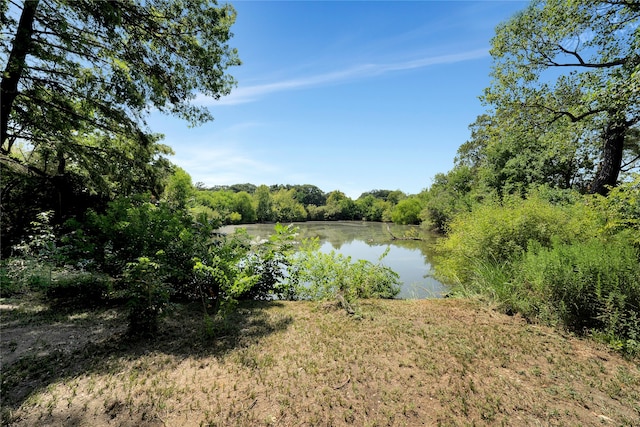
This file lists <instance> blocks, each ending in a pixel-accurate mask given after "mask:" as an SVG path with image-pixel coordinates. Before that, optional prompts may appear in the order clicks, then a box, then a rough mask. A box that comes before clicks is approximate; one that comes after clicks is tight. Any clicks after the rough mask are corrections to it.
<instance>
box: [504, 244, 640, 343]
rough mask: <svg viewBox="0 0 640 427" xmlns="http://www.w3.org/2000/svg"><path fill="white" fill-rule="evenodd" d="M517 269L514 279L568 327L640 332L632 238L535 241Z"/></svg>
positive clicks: (639, 273)
mask: <svg viewBox="0 0 640 427" xmlns="http://www.w3.org/2000/svg"><path fill="white" fill-rule="evenodd" d="M516 271H517V274H515V278H514V283H516V284H518V285H519V286H526V287H527V288H528V289H530V292H529V294H530V295H529V297H533V298H534V299H535V300H537V301H539V306H538V307H542V306H546V310H547V311H549V312H555V313H550V314H555V315H556V316H557V318H558V319H559V320H560V321H561V322H562V323H563V324H564V325H565V326H567V327H568V328H570V329H573V330H576V331H584V330H591V329H596V330H601V331H605V332H606V333H607V334H608V335H609V336H611V337H622V338H625V339H634V340H636V339H638V338H640V337H639V334H640V330H639V329H638V328H639V327H640V323H639V322H638V321H639V320H640V306H639V304H640V264H639V263H638V253H637V251H636V250H635V249H634V248H633V246H632V245H631V244H630V242H629V241H628V240H627V239H624V238H622V237H619V238H616V239H612V240H610V241H608V242H603V241H601V240H597V239H593V240H590V241H588V242H584V243H574V244H572V245H567V244H556V245H554V246H553V247H552V248H542V247H540V246H539V245H534V246H533V247H532V248H531V250H530V251H528V252H527V254H526V256H525V257H524V258H523V260H522V262H521V263H519V264H518V268H517V269H516ZM539 309H540V308H538V310H539ZM527 314H532V315H537V314H539V313H527Z"/></svg>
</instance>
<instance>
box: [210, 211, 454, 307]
mask: <svg viewBox="0 0 640 427" xmlns="http://www.w3.org/2000/svg"><path fill="white" fill-rule="evenodd" d="M294 225H295V226H297V227H299V229H300V230H299V238H300V239H304V238H314V237H317V238H318V239H319V242H320V245H321V247H320V250H321V251H322V252H325V253H329V252H331V251H332V250H335V251H336V252H338V253H341V254H343V255H345V256H350V257H351V258H352V260H358V259H364V260H367V261H371V262H373V263H377V262H378V260H379V258H380V256H382V254H384V252H385V251H386V250H387V248H389V252H388V253H387V255H386V256H385V257H384V258H383V259H382V261H381V263H382V264H383V265H385V266H387V267H389V268H391V269H392V270H393V271H395V272H396V273H398V274H399V275H400V280H401V281H402V283H403V285H402V289H401V291H400V294H399V295H398V298H440V297H442V296H443V295H444V294H445V293H446V292H447V287H446V286H445V285H444V284H442V283H441V282H439V281H438V280H436V279H434V278H433V277H431V274H432V272H433V271H432V267H431V260H432V259H433V247H434V244H435V242H436V240H437V239H438V236H437V235H435V234H432V233H428V232H425V231H423V230H421V229H420V228H419V227H416V226H407V225H404V226H403V225H396V224H386V223H379V222H359V221H339V222H327V221H322V222H315V221H310V222H301V223H295V224H294ZM238 227H243V228H246V229H247V232H248V233H249V235H251V236H254V237H256V238H266V237H268V236H269V235H270V234H271V233H273V227H274V225H273V224H245V225H240V226H227V227H224V228H223V229H222V230H221V231H222V232H226V233H229V232H233V230H234V229H235V228H238ZM394 236H395V237H396V239H394V238H393V237H394ZM408 237H419V238H420V240H410V239H407V238H408Z"/></svg>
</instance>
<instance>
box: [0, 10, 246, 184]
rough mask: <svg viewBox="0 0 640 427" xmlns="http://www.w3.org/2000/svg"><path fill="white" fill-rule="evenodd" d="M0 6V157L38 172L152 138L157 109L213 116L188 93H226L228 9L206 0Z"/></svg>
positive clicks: (60, 170)
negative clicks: (150, 124)
mask: <svg viewBox="0 0 640 427" xmlns="http://www.w3.org/2000/svg"><path fill="white" fill-rule="evenodd" d="M0 14H1V15H0V19H1V22H2V36H1V37H0V55H1V56H0V58H2V60H1V66H2V71H3V73H2V81H1V84H0V88H1V92H0V98H1V100H2V101H1V103H2V105H1V108H0V124H1V131H0V144H1V145H0V162H2V163H3V164H4V165H5V166H10V167H12V169H14V170H18V171H22V172H27V171H28V172H29V173H32V174H36V175H39V176H43V177H47V176H51V175H56V176H60V175H64V174H65V173H67V171H68V170H69V168H70V167H71V166H75V167H77V168H81V169H87V168H90V166H92V165H94V164H96V159H97V162H98V163H100V164H101V163H102V161H101V160H100V159H104V157H105V156H106V157H107V158H109V157H117V156H118V155H123V154H122V153H121V151H120V150H124V149H127V144H129V146H130V147H136V146H139V147H154V146H155V145H156V143H157V140H158V138H157V137H156V136H154V135H152V134H151V133H150V131H149V129H148V128H147V125H146V122H145V118H146V117H147V115H148V114H149V112H150V111H152V110H154V109H155V110H159V111H161V112H164V113H168V114H172V115H176V116H178V117H181V118H183V119H185V120H187V121H189V122H190V123H191V124H193V125H195V124H199V123H202V122H204V121H207V120H211V119H212V117H211V115H210V113H209V112H208V111H207V110H206V108H204V107H200V106H198V105H195V104H194V100H196V97H197V96H198V95H200V94H202V95H204V96H210V97H213V98H216V99H217V98H219V97H220V96H223V95H226V94H228V93H229V92H230V90H231V88H232V86H233V84H234V80H233V78H232V77H230V76H229V75H227V74H226V73H225V70H226V69H227V68H228V67H229V66H233V65H238V64H239V63H240V62H239V59H238V57H237V52H236V50H235V49H233V48H231V47H229V45H228V44H227V43H228V41H229V39H230V37H231V35H232V34H231V32H230V26H231V25H232V23H233V22H234V20H235V11H234V10H233V8H232V7H231V6H229V5H224V6H217V5H216V3H215V2H214V1H213V0H144V1H143V0H116V1H92V0H25V1H24V2H22V3H21V4H19V3H18V2H17V1H15V2H14V1H9V0H0ZM117 141H130V142H128V143H127V144H120V145H118V143H116V142H117ZM98 142H99V143H98ZM20 144H23V145H25V146H26V147H27V148H28V150H29V152H30V156H29V157H26V156H20V155H17V154H16V151H15V148H16V147H17V146H18V145H20ZM163 150H164V149H156V148H153V149H147V150H146V151H144V153H139V154H144V156H142V158H140V157H138V158H137V163H136V162H132V163H131V164H130V166H132V167H133V166H138V165H139V166H143V165H145V164H147V163H148V162H149V161H153V159H155V158H157V156H158V154H162V153H163V152H166V150H164V151H163ZM123 156H124V157H126V154H125V155H123ZM29 159H33V161H29ZM46 164H48V165H49V167H43V165H46ZM88 175H89V176H91V175H95V174H93V173H89V174H88Z"/></svg>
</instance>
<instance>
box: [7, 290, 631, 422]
mask: <svg viewBox="0 0 640 427" xmlns="http://www.w3.org/2000/svg"><path fill="white" fill-rule="evenodd" d="M36 302H37V301H33V303H34V304H35V303H36ZM24 309H25V310H26V308H24ZM5 311H6V310H4V309H3V316H2V322H3V326H2V327H3V334H2V348H3V352H4V351H5V350H4V349H5V348H7V343H8V342H10V341H11V340H13V341H15V342H20V339H17V338H16V334H17V333H18V332H19V331H22V333H23V334H24V335H25V336H26V335H27V334H28V333H29V331H30V330H31V329H33V328H44V327H45V324H46V322H45V321H44V319H40V320H41V321H38V322H35V323H34V322H29V321H27V319H26V318H23V317H20V318H19V319H18V318H16V317H15V316H12V315H9V316H6V317H5ZM41 312H46V308H45V309H43V310H41ZM83 313H85V314H83V315H82V316H79V315H78V313H76V315H75V316H70V315H68V316H67V317H66V318H64V319H62V318H60V317H56V316H51V317H50V318H49V319H51V320H52V321H51V323H50V324H49V327H50V328H52V330H54V329H55V328H57V329H60V328H65V327H67V326H69V325H72V326H73V325H75V327H76V328H79V327H80V326H79V325H78V324H77V323H76V324H74V323H73V322H78V319H81V320H82V323H81V326H82V328H86V330H91V328H92V322H100V321H101V320H100V319H101V318H102V317H101V316H104V310H103V311H100V310H96V311H89V312H83ZM361 313H362V316H361V317H359V318H358V319H356V318H354V317H352V316H349V315H348V314H346V312H345V311H344V310H341V309H339V308H337V307H336V306H335V305H331V304H325V305H322V304H317V303H311V302H262V303H247V304H242V305H241V306H240V308H239V310H238V312H237V313H236V314H234V315H232V316H231V317H230V318H228V319H227V320H226V321H225V322H224V323H216V324H215V325H213V331H214V332H215V333H214V335H213V336H212V334H211V330H210V331H209V332H207V331H206V330H205V328H204V326H203V323H202V315H201V314H200V313H199V312H198V311H197V310H196V309H194V308H193V307H190V306H179V307H177V308H176V310H175V311H174V312H173V313H172V314H171V315H169V316H168V317H166V318H165V319H163V321H162V323H161V325H160V331H161V333H160V336H159V337H158V338H157V339H156V340H153V341H137V342H134V341H128V340H127V339H126V338H124V328H123V327H116V325H118V324H124V323H126V322H125V318H126V313H125V312H123V311H117V310H116V311H112V312H110V315H111V316H112V317H113V318H114V319H115V320H119V321H120V323H118V321H113V322H111V323H109V322H107V323H103V325H104V327H105V328H106V329H107V330H108V331H109V332H110V333H109V334H108V335H104V336H100V339H98V338H96V339H94V340H84V341H82V342H80V343H79V344H77V345H66V346H60V345H59V343H56V342H49V343H48V348H49V349H50V350H49V352H43V351H42V349H40V348H38V349H34V350H30V349H28V348H22V346H18V348H17V349H16V350H14V352H13V353H12V354H14V355H15V359H14V360H13V361H12V363H10V364H4V362H3V364H4V366H3V369H2V374H3V379H2V413H3V424H8V425H16V426H33V425H91V426H103V425H137V426H151V425H167V426H174V425H175V426H182V425H185V426H199V425H222V426H260V425H262V426H290V425H291V426H293V425H295V426H303V425H304V426H308V425H360V426H384V425H398V426H402V425H406V426H412V425H524V426H526V425H585V426H588V425H594V426H595V425H598V426H600V425H615V426H618V425H638V424H640V404H639V403H638V402H640V366H639V365H638V364H637V362H636V363H634V362H633V361H628V360H624V359H623V358H621V357H620V356H619V355H617V354H615V353H612V352H610V351H608V350H607V349H606V347H604V346H600V345H599V344H597V343H595V342H593V341H587V340H583V339H577V338H575V337H573V336H570V335H563V334H561V333H558V332H556V331H554V330H553V329H551V328H547V327H543V326H538V325H532V324H528V323H526V322H525V321H524V320H522V319H521V318H518V317H509V316H505V315H501V314H498V313H496V312H493V311H491V310H488V309H485V308H483V307H481V306H480V305H478V304H476V303H474V302H471V301H467V300H455V299H445V300H416V301H397V300H384V301H377V300H376V301H366V300H365V301H362V302H361ZM8 319H10V320H11V325H10V326H6V325H7V323H6V321H7V320H8ZM94 326H95V325H94ZM5 328H6V329H7V332H8V333H9V334H8V335H9V336H8V337H5V333H4V332H5ZM72 330H74V329H72ZM74 331H75V332H73V333H74V334H79V333H80V332H79V330H78V329H75V330H74ZM7 351H8V350H7ZM3 356H4V353H3Z"/></svg>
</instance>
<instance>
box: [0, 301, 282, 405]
mask: <svg viewBox="0 0 640 427" xmlns="http://www.w3.org/2000/svg"><path fill="white" fill-rule="evenodd" d="M279 304H281V303H278V302H275V301H268V302H263V301H247V302H242V303H241V304H240V305H239V307H238V309H237V310H236V311H235V312H233V313H231V314H230V315H229V316H228V317H227V318H226V319H225V320H224V321H212V322H206V321H205V320H204V315H203V312H202V308H201V307H199V306H198V305H197V304H196V305H189V304H187V305H183V304H178V305H175V306H174V307H173V308H172V310H171V311H170V312H169V313H168V314H167V315H166V316H165V317H164V318H163V319H162V320H161V325H160V330H159V332H158V333H157V334H156V336H155V337H153V338H143V339H132V338H130V337H128V336H127V335H126V311H125V309H124V308H122V307H106V308H105V307H94V308H86V307H73V306H68V305H67V306H64V305H52V306H50V307H45V308H44V309H39V310H34V311H31V312H30V311H29V310H25V309H24V308H20V307H17V306H12V305H10V304H3V305H2V306H0V316H1V317H0V319H1V320H0V325H1V326H0V327H1V329H2V334H0V344H1V347H2V349H3V357H2V369H1V384H2V393H1V394H0V406H1V408H2V413H3V414H5V413H7V412H10V411H12V410H15V409H16V408H18V407H20V406H21V405H22V403H23V402H24V401H25V400H27V399H28V398H29V396H31V395H33V394H35V393H37V392H38V391H41V390H43V389H46V388H47V386H48V385H50V384H53V383H55V382H57V381H59V380H62V379H66V378H74V377H77V376H81V375H85V374H91V373H107V372H116V371H117V370H118V368H119V367H120V366H121V364H122V362H123V361H131V360H135V359H137V358H139V357H141V356H144V355H148V354H151V353H159V354H167V355H173V356H177V357H178V358H187V357H196V358H198V357H203V358H204V357H212V356H213V357H217V358H220V357H224V356H225V354H227V353H228V352H229V351H231V350H233V349H235V348H237V347H239V346H247V345H250V344H252V343H254V342H257V341H259V340H260V339H261V338H262V337H265V336H267V335H269V334H272V333H274V332H277V331H280V330H284V329H286V328H287V327H288V326H289V324H290V323H291V322H292V318H291V317H290V316H288V317H282V318H278V319H272V318H270V317H269V316H268V315H267V314H266V311H267V310H268V308H269V307H273V306H274V305H279ZM19 347H23V348H22V349H20V348H19Z"/></svg>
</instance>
